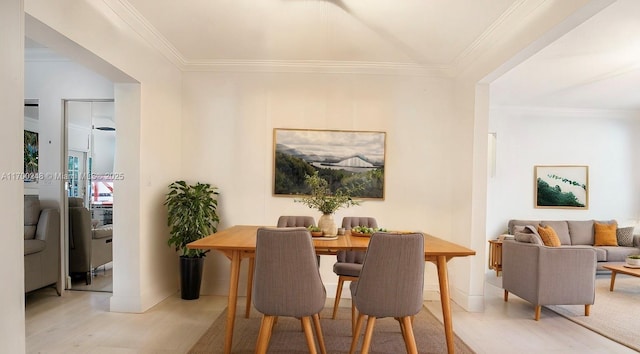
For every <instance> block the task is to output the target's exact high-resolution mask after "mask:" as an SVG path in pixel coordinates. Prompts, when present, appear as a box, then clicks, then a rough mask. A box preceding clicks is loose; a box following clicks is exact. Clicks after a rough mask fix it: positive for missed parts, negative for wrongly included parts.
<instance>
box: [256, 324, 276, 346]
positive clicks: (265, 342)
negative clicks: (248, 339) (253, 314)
mask: <svg viewBox="0 0 640 354" xmlns="http://www.w3.org/2000/svg"><path fill="white" fill-rule="evenodd" d="M273 320H274V316H267V315H263V316H262V321H260V331H259V332H258V341H257V343H256V353H257V354H264V353H266V352H267V349H269V340H270V339H271V330H272V329H273Z"/></svg>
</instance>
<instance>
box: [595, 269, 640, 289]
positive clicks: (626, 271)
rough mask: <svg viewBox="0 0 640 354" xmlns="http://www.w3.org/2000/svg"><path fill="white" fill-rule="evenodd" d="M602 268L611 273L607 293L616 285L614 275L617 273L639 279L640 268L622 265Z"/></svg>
mask: <svg viewBox="0 0 640 354" xmlns="http://www.w3.org/2000/svg"><path fill="white" fill-rule="evenodd" d="M602 268H605V269H609V270H610V271H611V285H609V291H613V286H614V285H615V283H616V275H617V274H618V273H622V274H626V275H631V276H634V277H640V268H629V267H625V266H624V265H622V264H617V265H608V264H607V265H603V266H602Z"/></svg>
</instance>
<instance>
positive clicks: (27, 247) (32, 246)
mask: <svg viewBox="0 0 640 354" xmlns="http://www.w3.org/2000/svg"><path fill="white" fill-rule="evenodd" d="M45 247H47V242H46V241H44V240H24V255H25V256H26V255H28V254H33V253H38V252H40V251H44V249H45Z"/></svg>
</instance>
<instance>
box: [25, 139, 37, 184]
mask: <svg viewBox="0 0 640 354" xmlns="http://www.w3.org/2000/svg"><path fill="white" fill-rule="evenodd" d="M37 177H38V133H36V132H32V131H28V130H25V131H24V181H25V182H35V181H37V179H38V178H37Z"/></svg>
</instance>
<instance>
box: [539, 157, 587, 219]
mask: <svg viewBox="0 0 640 354" xmlns="http://www.w3.org/2000/svg"><path fill="white" fill-rule="evenodd" d="M534 175H535V179H534V181H535V182H534V191H535V192H534V200H535V207H536V208H558V209H588V208H589V166H582V165H575V166H574V165H556V166H534Z"/></svg>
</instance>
